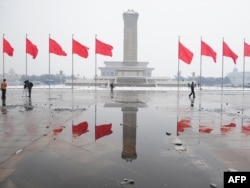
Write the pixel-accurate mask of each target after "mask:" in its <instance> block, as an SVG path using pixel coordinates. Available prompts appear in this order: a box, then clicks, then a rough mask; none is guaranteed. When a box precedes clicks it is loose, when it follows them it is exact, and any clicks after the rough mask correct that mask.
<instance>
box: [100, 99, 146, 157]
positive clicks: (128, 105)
mask: <svg viewBox="0 0 250 188" xmlns="http://www.w3.org/2000/svg"><path fill="white" fill-rule="evenodd" d="M145 106H146V104H144V103H141V102H139V101H134V100H121V101H119V102H117V103H106V104H105V107H109V108H110V107H116V108H121V111H122V113H123V122H122V126H123V136H122V141H123V148H122V153H121V157H122V159H124V160H126V161H132V160H134V159H136V158H137V152H136V129H137V112H138V108H140V107H145Z"/></svg>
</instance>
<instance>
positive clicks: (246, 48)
mask: <svg viewBox="0 0 250 188" xmlns="http://www.w3.org/2000/svg"><path fill="white" fill-rule="evenodd" d="M244 56H250V45H249V44H247V43H246V42H244Z"/></svg>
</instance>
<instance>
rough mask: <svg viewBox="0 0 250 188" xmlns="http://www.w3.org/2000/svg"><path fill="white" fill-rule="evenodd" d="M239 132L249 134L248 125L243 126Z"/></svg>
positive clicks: (249, 126)
mask: <svg viewBox="0 0 250 188" xmlns="http://www.w3.org/2000/svg"><path fill="white" fill-rule="evenodd" d="M241 132H242V133H245V134H250V125H244V126H242V127H241Z"/></svg>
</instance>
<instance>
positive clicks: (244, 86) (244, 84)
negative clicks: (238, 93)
mask: <svg viewBox="0 0 250 188" xmlns="http://www.w3.org/2000/svg"><path fill="white" fill-rule="evenodd" d="M243 45H244V49H243V86H242V88H243V92H244V90H245V53H244V52H245V38H244V44H243Z"/></svg>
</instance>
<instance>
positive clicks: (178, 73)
mask: <svg viewBox="0 0 250 188" xmlns="http://www.w3.org/2000/svg"><path fill="white" fill-rule="evenodd" d="M179 56H180V36H178V72H177V79H178V101H179V86H180V58H179Z"/></svg>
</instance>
